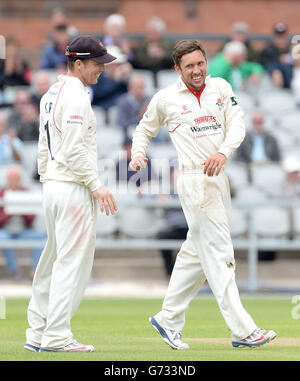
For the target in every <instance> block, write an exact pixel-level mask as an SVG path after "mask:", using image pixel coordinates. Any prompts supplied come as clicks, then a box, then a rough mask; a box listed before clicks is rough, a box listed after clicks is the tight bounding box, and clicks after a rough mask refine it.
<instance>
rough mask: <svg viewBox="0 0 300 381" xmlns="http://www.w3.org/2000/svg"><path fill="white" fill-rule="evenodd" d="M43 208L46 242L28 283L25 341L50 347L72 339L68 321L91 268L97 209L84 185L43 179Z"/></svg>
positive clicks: (65, 343)
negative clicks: (44, 180) (29, 295)
mask: <svg viewBox="0 0 300 381" xmlns="http://www.w3.org/2000/svg"><path fill="white" fill-rule="evenodd" d="M43 208H44V214H45V222H46V228H47V234H48V240H47V243H46V246H45V248H44V251H43V253H42V255H41V258H40V261H39V263H38V266H37V269H36V272H35V275H34V279H33V284H32V296H31V299H30V302H29V306H28V311H27V315H28V323H29V326H30V328H28V329H27V330H26V340H27V341H26V342H27V343H29V344H32V345H38V346H41V347H48V348H55V347H61V346H65V345H68V344H69V343H70V342H72V340H73V334H72V331H71V324H70V322H71V318H72V316H73V314H74V313H75V311H76V310H77V308H78V306H79V304H80V302H81V299H82V297H83V293H84V290H85V288H86V285H87V282H88V280H89V277H90V274H91V270H92V265H93V259H94V252H95V240H96V220H97V207H96V202H95V200H94V198H93V195H92V194H91V192H90V191H89V189H87V188H86V187H84V186H81V185H78V184H75V183H71V182H58V181H47V182H46V183H45V184H44V186H43Z"/></svg>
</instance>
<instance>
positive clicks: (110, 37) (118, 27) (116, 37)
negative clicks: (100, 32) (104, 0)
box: [102, 13, 131, 55]
mask: <svg viewBox="0 0 300 381" xmlns="http://www.w3.org/2000/svg"><path fill="white" fill-rule="evenodd" d="M125 29H126V20H125V17H124V16H122V15H120V14H118V13H114V14H112V15H110V16H108V17H107V18H106V19H105V22H104V36H103V39H102V40H103V44H104V45H105V46H117V47H118V48H120V49H121V51H122V53H124V54H126V55H129V54H130V51H131V47H130V43H129V41H128V40H127V38H126V37H125V36H124V33H125Z"/></svg>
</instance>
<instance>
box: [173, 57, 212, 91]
mask: <svg viewBox="0 0 300 381" xmlns="http://www.w3.org/2000/svg"><path fill="white" fill-rule="evenodd" d="M175 70H176V71H177V73H179V74H180V75H181V78H182V80H183V82H184V83H185V84H186V86H187V87H189V88H190V89H192V90H196V91H199V90H201V88H202V86H203V85H204V82H205V78H206V73H207V60H206V58H205V57H204V55H203V53H202V52H201V51H200V50H194V51H193V52H191V53H187V54H185V55H183V56H182V57H181V60H180V64H179V65H175Z"/></svg>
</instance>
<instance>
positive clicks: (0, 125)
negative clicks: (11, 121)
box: [0, 114, 23, 165]
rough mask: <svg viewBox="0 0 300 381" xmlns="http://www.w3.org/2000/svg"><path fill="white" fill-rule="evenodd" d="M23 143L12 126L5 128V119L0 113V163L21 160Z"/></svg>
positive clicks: (5, 163)
mask: <svg viewBox="0 0 300 381" xmlns="http://www.w3.org/2000/svg"><path fill="white" fill-rule="evenodd" d="M22 154H23V144H22V142H21V140H20V139H19V138H18V137H17V136H16V132H15V130H14V129H13V128H10V129H7V123H6V119H5V117H4V115H3V114H0V165H10V164H13V163H20V162H21V161H22Z"/></svg>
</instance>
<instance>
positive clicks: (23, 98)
mask: <svg viewBox="0 0 300 381" xmlns="http://www.w3.org/2000/svg"><path fill="white" fill-rule="evenodd" d="M30 103H31V95H30V92H29V91H26V90H19V91H17V93H16V96H15V100H14V103H13V106H12V107H11V110H10V112H9V115H8V121H7V124H8V126H10V127H13V128H14V129H15V130H16V131H19V129H20V128H21V114H22V112H23V109H24V108H25V107H26V106H27V105H28V104H30Z"/></svg>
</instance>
